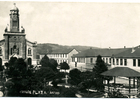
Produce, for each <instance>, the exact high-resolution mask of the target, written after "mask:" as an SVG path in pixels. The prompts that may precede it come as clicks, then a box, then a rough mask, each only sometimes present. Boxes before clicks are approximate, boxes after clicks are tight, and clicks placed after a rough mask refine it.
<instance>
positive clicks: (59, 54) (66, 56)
mask: <svg viewBox="0 0 140 100" xmlns="http://www.w3.org/2000/svg"><path fill="white" fill-rule="evenodd" d="M74 54H78V51H77V50H76V49H57V50H53V51H52V52H51V53H48V54H47V56H48V57H49V59H55V60H56V61H57V63H58V64H60V63H62V62H67V63H68V64H69V63H70V62H72V59H71V57H72V56H73V55H74ZM42 57H44V55H40V59H42Z"/></svg>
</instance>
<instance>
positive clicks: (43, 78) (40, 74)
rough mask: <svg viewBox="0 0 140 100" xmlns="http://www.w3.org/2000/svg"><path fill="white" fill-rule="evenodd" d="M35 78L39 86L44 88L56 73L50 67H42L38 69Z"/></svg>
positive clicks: (40, 88) (41, 88)
mask: <svg viewBox="0 0 140 100" xmlns="http://www.w3.org/2000/svg"><path fill="white" fill-rule="evenodd" d="M35 78H36V80H37V83H36V86H37V88H38V89H39V90H43V89H44V88H45V87H46V85H47V84H48V83H49V82H50V81H53V80H54V79H55V78H56V74H55V73H54V71H53V70H52V69H51V68H50V67H41V69H39V70H37V71H36V74H35Z"/></svg>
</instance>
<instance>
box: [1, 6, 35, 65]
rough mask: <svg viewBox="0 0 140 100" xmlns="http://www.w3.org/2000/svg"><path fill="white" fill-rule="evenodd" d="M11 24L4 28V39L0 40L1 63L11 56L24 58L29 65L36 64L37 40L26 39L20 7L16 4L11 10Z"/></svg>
mask: <svg viewBox="0 0 140 100" xmlns="http://www.w3.org/2000/svg"><path fill="white" fill-rule="evenodd" d="M9 15H10V25H9V26H7V27H6V28H5V30H4V34H3V36H4V39H3V40H0V65H4V64H5V63H6V62H8V61H9V59H10V58H11V57H17V58H23V59H25V60H26V62H27V64H28V65H31V64H36V62H37V59H36V47H37V43H36V42H30V41H28V40H27V39H26V34H25V29H24V28H23V26H21V29H20V17H19V9H18V8H17V7H16V5H15V4H14V8H12V9H11V10H10V14H9Z"/></svg>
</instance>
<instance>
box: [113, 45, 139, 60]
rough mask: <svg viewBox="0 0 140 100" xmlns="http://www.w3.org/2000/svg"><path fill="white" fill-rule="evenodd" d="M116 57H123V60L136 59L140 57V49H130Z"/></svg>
mask: <svg viewBox="0 0 140 100" xmlns="http://www.w3.org/2000/svg"><path fill="white" fill-rule="evenodd" d="M114 57H122V58H136V57H140V47H139V46H137V47H135V48H129V49H128V50H126V51H123V52H121V53H118V54H116V55H114Z"/></svg>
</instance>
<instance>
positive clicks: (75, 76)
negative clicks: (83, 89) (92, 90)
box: [69, 68, 81, 85]
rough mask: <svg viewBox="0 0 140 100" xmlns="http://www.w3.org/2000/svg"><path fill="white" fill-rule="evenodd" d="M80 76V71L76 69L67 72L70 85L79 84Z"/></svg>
mask: <svg viewBox="0 0 140 100" xmlns="http://www.w3.org/2000/svg"><path fill="white" fill-rule="evenodd" d="M80 74H81V71H80V70H78V69H76V68H75V69H72V70H70V72H69V77H70V78H71V79H70V83H71V84H73V85H78V84H79V83H80V82H81V78H80Z"/></svg>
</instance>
